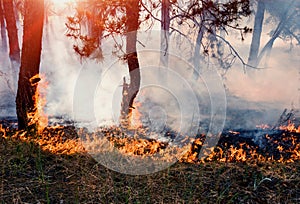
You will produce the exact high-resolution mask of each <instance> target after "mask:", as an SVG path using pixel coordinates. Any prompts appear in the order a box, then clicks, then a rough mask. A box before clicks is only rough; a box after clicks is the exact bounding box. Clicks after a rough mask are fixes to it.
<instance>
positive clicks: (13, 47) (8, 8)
mask: <svg viewBox="0 0 300 204" xmlns="http://www.w3.org/2000/svg"><path fill="white" fill-rule="evenodd" d="M3 8H4V16H5V21H6V28H7V33H8V42H9V56H10V58H11V59H12V60H14V61H17V62H19V61H20V47H19V38H18V30H17V26H16V18H15V11H14V5H13V0H3Z"/></svg>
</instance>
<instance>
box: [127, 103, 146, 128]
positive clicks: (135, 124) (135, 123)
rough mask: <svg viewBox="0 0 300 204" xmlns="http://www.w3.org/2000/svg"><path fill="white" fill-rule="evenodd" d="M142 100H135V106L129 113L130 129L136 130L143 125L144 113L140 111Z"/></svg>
mask: <svg viewBox="0 0 300 204" xmlns="http://www.w3.org/2000/svg"><path fill="white" fill-rule="evenodd" d="M141 105H142V104H141V103H140V102H134V103H133V107H134V108H132V109H131V112H130V115H129V127H128V129H131V130H134V129H138V128H141V127H142V126H143V124H142V122H141V117H142V114H141V113H140V112H139V108H140V107H141Z"/></svg>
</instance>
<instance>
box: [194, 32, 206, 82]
mask: <svg viewBox="0 0 300 204" xmlns="http://www.w3.org/2000/svg"><path fill="white" fill-rule="evenodd" d="M204 29H205V28H204V26H201V27H200V28H199V31H198V35H197V39H196V46H195V51H194V66H195V68H194V78H195V79H196V80H197V79H198V78H199V75H200V60H199V59H200V49H201V44H202V39H203V36H204Z"/></svg>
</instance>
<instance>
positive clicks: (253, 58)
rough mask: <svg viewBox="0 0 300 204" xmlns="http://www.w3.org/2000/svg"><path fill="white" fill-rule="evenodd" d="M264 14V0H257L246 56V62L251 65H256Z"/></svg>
mask: <svg viewBox="0 0 300 204" xmlns="http://www.w3.org/2000/svg"><path fill="white" fill-rule="evenodd" d="M264 14H265V2H264V1H263V0H258V4H257V11H256V15H255V20H254V29H253V35H252V42H251V47H250V53H249V58H248V64H249V65H252V66H256V65H257V57H258V51H259V47H260V38H261V32H262V26H263V20H264Z"/></svg>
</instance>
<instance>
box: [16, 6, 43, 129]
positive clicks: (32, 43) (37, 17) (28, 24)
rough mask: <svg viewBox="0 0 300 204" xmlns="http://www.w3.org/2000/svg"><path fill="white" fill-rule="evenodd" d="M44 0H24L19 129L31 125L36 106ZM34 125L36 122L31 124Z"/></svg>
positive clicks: (27, 127)
mask: <svg viewBox="0 0 300 204" xmlns="http://www.w3.org/2000/svg"><path fill="white" fill-rule="evenodd" d="M43 23H44V1H43V0H38V1H37V0H26V1H25V15H24V34H23V46H22V56H21V67H20V73H19V81H18V91H17V98H16V107H17V117H18V126H19V129H22V130H24V129H25V130H26V129H29V128H31V127H29V125H31V122H32V121H30V118H29V117H28V116H29V115H31V114H32V113H35V111H36V109H37V107H36V104H37V97H36V96H37V84H38V82H39V80H40V79H39V76H38V74H39V68H40V59H41V50H42V35H43ZM33 125H34V127H36V125H37V124H33Z"/></svg>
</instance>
